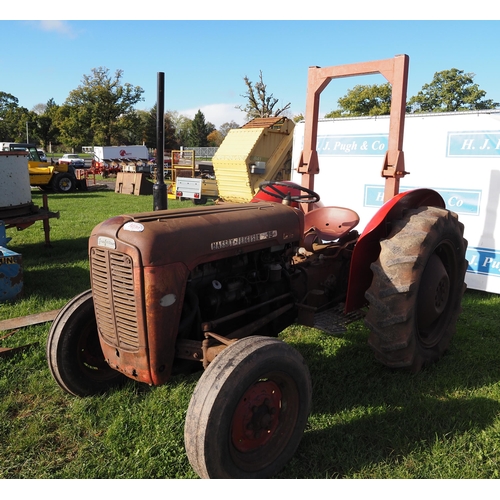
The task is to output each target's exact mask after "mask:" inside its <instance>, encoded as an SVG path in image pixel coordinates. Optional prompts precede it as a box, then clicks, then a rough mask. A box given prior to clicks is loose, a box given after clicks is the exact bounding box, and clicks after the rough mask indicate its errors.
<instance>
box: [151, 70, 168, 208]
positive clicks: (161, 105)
mask: <svg viewBox="0 0 500 500" xmlns="http://www.w3.org/2000/svg"><path fill="white" fill-rule="evenodd" d="M157 95H158V97H157V101H156V168H157V171H156V172H157V175H156V182H155V183H154V185H153V210H154V211H157V210H165V209H166V208H167V186H166V185H165V180H164V178H163V156H164V146H165V138H164V134H165V73H162V72H159V73H158V94H157Z"/></svg>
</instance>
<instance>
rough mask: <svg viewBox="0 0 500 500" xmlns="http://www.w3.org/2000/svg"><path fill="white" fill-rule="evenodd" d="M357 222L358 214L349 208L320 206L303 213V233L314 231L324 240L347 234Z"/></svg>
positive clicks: (331, 239)
mask: <svg viewBox="0 0 500 500" xmlns="http://www.w3.org/2000/svg"><path fill="white" fill-rule="evenodd" d="M358 223H359V215H358V214H357V213H356V212H355V211H354V210H351V209H349V208H342V207H320V208H316V209H315V210H311V211H310V212H307V213H306V214H305V215H304V234H307V233H309V232H313V233H315V234H316V235H317V236H318V237H319V238H321V239H322V240H324V241H333V240H336V239H338V238H341V237H342V236H344V235H345V234H347V233H348V232H349V231H350V230H351V229H353V228H355V227H356V226H357V225H358Z"/></svg>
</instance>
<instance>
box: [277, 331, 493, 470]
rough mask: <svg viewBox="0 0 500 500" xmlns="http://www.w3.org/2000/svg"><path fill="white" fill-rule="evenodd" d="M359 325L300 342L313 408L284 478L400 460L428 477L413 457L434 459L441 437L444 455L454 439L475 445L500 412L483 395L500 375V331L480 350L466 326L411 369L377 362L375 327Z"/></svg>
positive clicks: (399, 463) (439, 451)
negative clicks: (429, 360) (439, 354)
mask: <svg viewBox="0 0 500 500" xmlns="http://www.w3.org/2000/svg"><path fill="white" fill-rule="evenodd" d="M353 326H354V327H353V328H352V329H351V327H350V328H349V331H348V332H346V333H345V334H344V335H343V336H342V337H340V338H339V337H337V338H335V337H326V336H325V335H324V334H322V333H319V332H318V336H317V338H316V341H311V342H307V343H306V342H298V343H294V347H295V348H297V350H298V351H299V352H301V353H302V355H303V356H304V358H305V359H306V362H307V364H308V366H309V370H310V372H311V378H312V384H313V407H312V412H311V416H310V419H309V424H308V427H307V428H306V432H305V434H304V437H303V439H302V442H301V444H300V446H299V449H298V451H297V453H296V455H295V456H294V458H293V459H292V461H291V462H290V464H289V465H288V466H287V467H286V468H285V469H284V470H283V471H282V473H281V474H280V475H279V476H278V477H281V478H286V477H303V478H323V479H324V478H342V477H354V476H357V475H358V476H359V474H360V473H362V471H363V470H366V469H370V470H371V471H374V470H376V469H377V464H381V465H380V466H381V467H390V466H391V464H398V465H401V463H405V473H406V474H408V477H411V475H412V471H414V473H415V477H422V472H421V471H422V469H419V468H418V467H415V468H414V469H412V465H411V464H412V460H416V459H414V458H412V455H413V456H424V455H427V457H430V456H431V454H432V451H431V450H432V449H433V446H434V445H436V443H439V444H437V447H438V453H449V452H450V450H451V449H455V447H456V446H459V445H457V444H448V443H452V442H453V441H454V440H456V441H458V442H460V441H461V440H462V437H463V441H465V442H466V443H468V444H471V440H474V435H475V434H476V433H479V432H480V431H482V430H484V429H486V428H488V427H489V426H491V425H492V424H493V423H494V421H495V419H497V418H498V414H499V413H500V401H499V400H498V398H497V397H496V396H495V395H493V396H492V397H491V398H490V397H485V396H484V394H485V393H486V392H487V391H486V390H484V388H485V387H486V386H490V385H493V386H494V385H496V384H497V382H498V381H499V380H500V362H499V360H498V355H497V352H498V349H493V346H494V345H497V338H496V337H493V336H491V338H490V341H491V345H489V344H488V343H487V342H486V343H485V344H484V345H483V348H482V350H481V351H480V353H479V354H478V352H477V338H476V337H477V336H475V335H473V334H472V333H471V332H467V331H464V330H465V329H462V328H460V325H459V328H458V333H457V335H456V336H455V338H454V339H453V340H452V346H451V347H450V350H449V351H448V353H447V354H445V356H444V357H443V358H442V359H441V360H440V361H439V362H438V363H436V364H434V365H431V366H429V367H426V368H425V369H423V370H422V371H421V372H419V373H417V374H411V373H408V372H405V371H402V370H394V369H389V368H387V367H385V366H383V365H381V364H380V363H379V362H377V361H376V360H375V358H374V354H373V352H372V350H371V348H370V347H369V346H368V344H367V337H368V331H367V330H366V329H365V328H364V326H363V325H362V324H361V322H358V323H357V324H355V325H353ZM291 337H293V333H292V335H291ZM313 340H314V339H313ZM474 346H475V348H476V351H473V349H474ZM472 352H474V355H471V353H472ZM486 388H487V387H486ZM487 389H488V388H487ZM475 391H476V392H475ZM488 394H491V391H490V390H489V389H488ZM496 394H497V396H498V391H497V392H496ZM467 436H469V437H467ZM462 444H463V443H462ZM437 468H438V467H437V466H436V470H437ZM450 470H452V472H451V473H450V474H453V473H454V472H453V471H455V473H456V471H457V470H458V469H457V468H456V467H455V468H454V469H453V468H450ZM372 473H373V474H375V472H372ZM436 473H437V472H436ZM440 474H441V475H440V476H439V477H446V472H445V471H442V472H441V473H440ZM372 477H373V476H372Z"/></svg>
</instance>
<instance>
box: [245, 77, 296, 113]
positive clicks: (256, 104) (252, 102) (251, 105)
mask: <svg viewBox="0 0 500 500" xmlns="http://www.w3.org/2000/svg"><path fill="white" fill-rule="evenodd" d="M243 80H244V82H245V85H246V86H247V91H246V93H245V94H243V95H242V96H241V97H244V98H245V99H246V100H247V103H246V104H245V105H244V106H236V109H240V110H241V111H244V112H245V113H246V114H247V119H248V120H253V119H254V118H269V117H271V116H281V115H282V114H283V113H284V112H285V111H286V110H287V109H289V108H290V104H291V103H288V104H286V105H285V106H284V107H282V108H278V109H276V110H275V109H274V107H275V106H276V104H278V102H279V99H276V98H275V97H274V96H273V94H268V93H267V85H266V84H265V83H264V81H263V79H262V71H260V73H259V81H258V82H257V83H255V85H254V84H253V83H252V82H251V81H250V80H249V78H248V77H247V76H245V77H244V78H243Z"/></svg>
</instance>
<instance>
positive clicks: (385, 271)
mask: <svg viewBox="0 0 500 500" xmlns="http://www.w3.org/2000/svg"><path fill="white" fill-rule="evenodd" d="M463 231H464V227H463V224H462V223H460V222H459V221H458V217H457V215H456V214H454V213H453V212H449V211H448V210H445V209H441V208H436V207H420V208H418V209H414V210H409V211H408V212H407V213H406V214H405V216H404V217H403V218H402V219H401V220H399V221H396V222H395V223H393V227H392V231H391V234H390V235H389V236H388V237H387V239H385V240H382V241H381V242H380V246H381V250H380V255H379V258H378V260H377V261H376V262H374V263H373V264H372V265H371V269H372V271H373V281H372V284H371V286H370V288H369V289H368V290H367V292H366V295H365V296H366V298H367V300H368V302H369V310H368V313H367V315H366V317H365V322H366V325H367V326H368V328H369V329H370V331H371V333H370V336H369V344H370V345H371V346H372V348H373V349H374V351H375V356H376V358H377V359H378V360H379V361H381V362H382V363H383V364H385V365H387V366H389V367H397V368H408V369H410V370H411V371H412V372H418V371H419V370H420V369H421V368H422V367H423V366H424V365H426V364H429V363H432V362H435V361H437V360H438V359H439V358H440V357H441V356H442V354H443V353H444V352H445V351H446V349H447V348H448V346H449V343H450V340H451V338H452V337H453V335H454V333H455V330H456V322H457V318H458V315H459V314H460V312H461V301H462V296H463V293H464V290H465V288H466V286H465V283H464V277H465V272H466V270H467V260H466V259H465V251H466V249H467V241H466V240H465V239H464V238H463Z"/></svg>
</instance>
